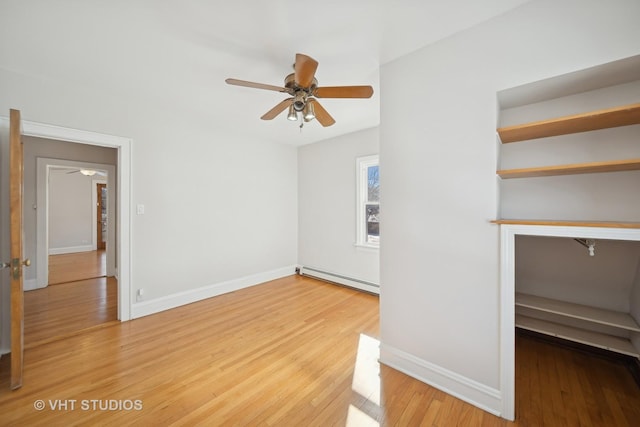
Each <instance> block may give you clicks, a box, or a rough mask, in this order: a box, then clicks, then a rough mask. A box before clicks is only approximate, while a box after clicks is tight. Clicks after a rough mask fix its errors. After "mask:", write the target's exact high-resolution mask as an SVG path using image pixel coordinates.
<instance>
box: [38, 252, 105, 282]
mask: <svg viewBox="0 0 640 427" xmlns="http://www.w3.org/2000/svg"><path fill="white" fill-rule="evenodd" d="M106 275H107V254H106V251H105V250H104V249H103V250H97V251H88V252H77V253H71V254H61V255H49V285H57V284H59V283H69V282H75V281H78V280H85V279H93V278H95V277H104V276H106Z"/></svg>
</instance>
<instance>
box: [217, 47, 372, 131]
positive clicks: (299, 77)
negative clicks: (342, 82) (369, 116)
mask: <svg viewBox="0 0 640 427" xmlns="http://www.w3.org/2000/svg"><path fill="white" fill-rule="evenodd" d="M317 68H318V61H316V60H315V59H313V58H311V57H309V56H307V55H303V54H301V53H298V54H296V62H295V64H293V69H294V72H293V73H291V74H289V75H288V76H287V77H285V78H284V87H280V86H272V85H266V84H262V83H254V82H248V81H245V80H238V79H226V80H225V82H227V83H228V84H230V85H235V86H245V87H251V88H255V89H265V90H273V91H276V92H282V93H287V94H289V95H290V96H291V97H290V98H287V99H285V100H284V101H282V102H280V103H279V104H277V105H276V106H275V107H273V108H272V109H271V110H269V111H267V112H266V113H265V114H264V115H263V116H262V117H260V118H261V119H262V120H272V119H274V118H275V117H276V116H277V115H278V114H280V113H282V112H283V111H284V110H286V109H287V108H288V109H289V113H288V114H287V119H289V120H291V121H295V120H298V113H300V114H301V115H302V120H303V122H301V124H300V127H302V125H303V124H304V122H310V121H311V120H313V119H317V120H318V121H319V122H320V124H321V125H322V126H325V127H327V126H331V125H332V124H334V123H335V122H336V121H335V120H334V118H333V117H331V115H330V114H329V113H328V112H327V110H325V109H324V107H322V105H320V103H319V102H318V100H317V99H316V98H371V95H373V88H372V87H371V86H326V87H318V80H317V79H316V78H315V73H316V69H317Z"/></svg>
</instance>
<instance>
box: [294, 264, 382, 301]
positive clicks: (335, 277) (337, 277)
mask: <svg viewBox="0 0 640 427" xmlns="http://www.w3.org/2000/svg"><path fill="white" fill-rule="evenodd" d="M300 275H301V276H309V277H313V278H316V279H320V280H324V281H326V282H331V283H337V284H339V285H344V286H349V287H351V288H356V289H360V290H363V291H367V292H371V293H374V294H376V295H379V294H380V285H379V284H377V283H373V282H367V281H366V280H360V279H355V278H353V277H347V276H343V275H341V274H336V273H330V272H328V271H322V270H317V269H315V268H311V267H304V266H302V267H300Z"/></svg>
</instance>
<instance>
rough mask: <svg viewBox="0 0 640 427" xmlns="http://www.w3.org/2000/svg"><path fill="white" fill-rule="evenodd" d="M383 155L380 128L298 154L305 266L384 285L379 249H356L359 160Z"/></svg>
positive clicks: (306, 148) (319, 144) (300, 249)
mask: <svg viewBox="0 0 640 427" xmlns="http://www.w3.org/2000/svg"><path fill="white" fill-rule="evenodd" d="M378 150H379V133H378V128H373V129H367V130H364V131H360V132H355V133H351V134H347V135H344V136H340V137H337V138H332V139H329V140H326V141H322V142H317V143H315V144H310V145H305V146H302V147H300V148H299V149H298V206H299V207H298V215H299V220H298V221H299V223H298V230H299V231H298V233H299V235H298V263H299V264H301V265H303V266H305V267H311V268H316V269H319V270H322V271H326V272H330V273H335V274H339V275H343V276H346V277H349V278H354V279H358V280H362V281H366V282H370V283H374V284H379V283H380V273H379V254H378V249H371V248H362V247H356V246H355V242H356V187H357V185H356V175H357V174H356V158H357V157H362V156H367V155H371V154H378ZM383 174H384V171H381V175H383ZM382 227H384V226H382Z"/></svg>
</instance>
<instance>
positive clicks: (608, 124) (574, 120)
mask: <svg viewBox="0 0 640 427" xmlns="http://www.w3.org/2000/svg"><path fill="white" fill-rule="evenodd" d="M639 123H640V104H630V105H624V106H621V107H615V108H608V109H604V110H596V111H590V112H587V113H582V114H575V115H572V116H564V117H557V118H555V119H549V120H542V121H538V122H531V123H525V124H520V125H515V126H507V127H501V128H498V134H499V135H500V140H501V141H502V143H503V144H506V143H509V142H518V141H524V140H527V139H536V138H545V137H549V136H557V135H566V134H570V133H578V132H587V131H592V130H599V129H607V128H612V127H618V126H628V125H634V124H639Z"/></svg>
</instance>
